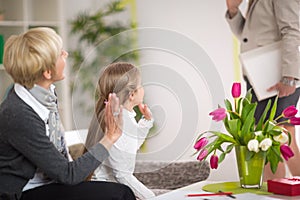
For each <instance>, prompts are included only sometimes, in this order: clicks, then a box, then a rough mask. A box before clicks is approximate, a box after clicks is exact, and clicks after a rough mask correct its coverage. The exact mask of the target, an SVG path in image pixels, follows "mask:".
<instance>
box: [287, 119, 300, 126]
mask: <svg viewBox="0 0 300 200" xmlns="http://www.w3.org/2000/svg"><path fill="white" fill-rule="evenodd" d="M289 123H290V124H293V125H300V118H299V117H291V118H290V119H289Z"/></svg>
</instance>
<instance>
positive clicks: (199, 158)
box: [197, 149, 208, 161]
mask: <svg viewBox="0 0 300 200" xmlns="http://www.w3.org/2000/svg"><path fill="white" fill-rule="evenodd" d="M207 154H208V151H207V149H202V151H200V153H199V155H198V157H197V160H200V161H202V160H203V159H204V158H205V156H207Z"/></svg>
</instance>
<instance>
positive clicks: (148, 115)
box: [138, 103, 152, 120]
mask: <svg viewBox="0 0 300 200" xmlns="http://www.w3.org/2000/svg"><path fill="white" fill-rule="evenodd" d="M138 106H139V109H140V111H141V113H142V114H143V115H144V117H145V119H146V120H151V118H152V113H151V111H150V109H149V107H148V106H147V104H142V103H141V104H139V105H138Z"/></svg>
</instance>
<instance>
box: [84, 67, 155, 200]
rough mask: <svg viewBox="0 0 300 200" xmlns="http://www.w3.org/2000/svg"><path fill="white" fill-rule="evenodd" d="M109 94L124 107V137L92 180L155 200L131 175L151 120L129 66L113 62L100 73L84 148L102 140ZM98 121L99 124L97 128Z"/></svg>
mask: <svg viewBox="0 0 300 200" xmlns="http://www.w3.org/2000/svg"><path fill="white" fill-rule="evenodd" d="M111 92H114V93H116V94H117V96H118V97H119V99H120V103H121V104H122V105H123V107H124V108H123V134H122V136H121V137H120V139H119V140H118V141H117V142H116V143H115V144H114V145H113V147H112V148H111V149H110V152H109V153H110V155H109V157H108V159H107V160H105V162H104V163H103V165H101V166H100V167H99V168H98V169H97V170H96V171H95V175H94V177H93V179H94V180H102V181H115V182H119V183H123V184H125V185H128V186H129V187H130V188H131V189H132V190H133V192H134V193H135V195H136V197H138V198H139V199H147V198H150V197H154V196H155V195H154V193H153V192H152V191H151V190H149V189H148V188H147V187H146V186H145V185H144V184H142V183H141V182H140V181H139V180H138V179H137V178H136V177H135V176H134V175H133V172H134V167H135V160H136V153H137V150H138V149H139V148H140V146H141V145H142V143H143V142H144V140H145V138H146V136H147V134H148V132H149V129H150V128H151V127H152V126H153V118H152V114H151V112H150V110H149V108H148V106H147V105H145V104H143V98H144V89H143V87H142V85H141V74H140V71H139V69H138V68H136V67H135V66H133V65H132V64H130V63H125V62H117V63H113V64H110V65H108V66H107V67H106V68H105V69H104V71H103V73H102V74H101V76H100V78H99V81H98V95H99V99H98V101H97V105H96V113H95V117H94V118H93V120H92V122H91V125H90V128H89V132H88V136H87V142H86V147H87V148H89V147H90V146H92V145H94V144H95V143H97V142H98V141H99V140H100V139H101V138H102V137H103V134H101V133H102V131H101V130H102V129H104V128H105V126H106V124H105V122H104V121H103V120H102V118H103V115H104V113H103V109H104V102H105V101H106V99H107V96H108V94H109V93H111ZM137 105H138V107H139V109H140V111H141V113H142V114H143V117H142V118H141V119H140V120H139V121H138V122H136V120H135V116H136V113H135V111H134V110H133V108H134V107H135V106H137ZM99 121H102V123H100V126H99ZM99 130H100V131H99ZM95 133H97V134H95Z"/></svg>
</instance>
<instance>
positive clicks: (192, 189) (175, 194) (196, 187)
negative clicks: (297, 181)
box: [151, 181, 300, 200]
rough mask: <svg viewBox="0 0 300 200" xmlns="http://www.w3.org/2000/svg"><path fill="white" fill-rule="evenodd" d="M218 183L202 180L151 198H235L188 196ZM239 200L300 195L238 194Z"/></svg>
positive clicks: (181, 199) (267, 199)
mask: <svg viewBox="0 0 300 200" xmlns="http://www.w3.org/2000/svg"><path fill="white" fill-rule="evenodd" d="M211 183H217V182H214V181H201V182H199V183H194V184H192V185H189V186H186V187H183V188H180V189H177V190H173V191H171V192H168V193H165V194H162V195H159V196H157V197H155V198H152V199H151V200H204V199H207V200H213V199H220V200H221V199H224V200H227V199H228V200H233V198H230V197H227V196H207V197H205V196H204V197H187V194H200V193H208V192H205V191H203V190H202V187H203V186H204V185H207V184H211ZM234 196H235V197H236V199H238V200H271V199H273V200H274V199H277V200H283V199H293V200H296V199H298V200H299V199H300V196H295V197H289V196H282V195H257V194H252V193H244V194H236V195H234Z"/></svg>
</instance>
